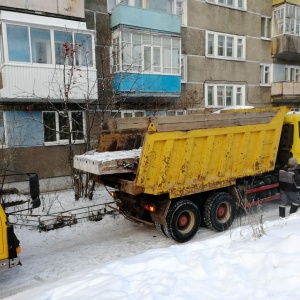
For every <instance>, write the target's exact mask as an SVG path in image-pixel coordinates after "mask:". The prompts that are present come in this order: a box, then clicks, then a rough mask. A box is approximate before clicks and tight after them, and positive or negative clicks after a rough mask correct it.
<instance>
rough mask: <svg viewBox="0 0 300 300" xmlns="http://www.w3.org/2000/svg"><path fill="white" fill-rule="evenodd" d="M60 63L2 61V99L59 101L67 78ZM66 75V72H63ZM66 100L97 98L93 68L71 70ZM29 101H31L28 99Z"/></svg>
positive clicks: (0, 90) (79, 100)
mask: <svg viewBox="0 0 300 300" xmlns="http://www.w3.org/2000/svg"><path fill="white" fill-rule="evenodd" d="M68 72H69V71H68V70H66V71H65V73H64V71H63V66H55V65H50V66H40V65H38V64H35V65H28V64H3V65H2V68H1V73H0V79H1V77H2V80H1V82H0V99H1V101H16V102H17V101H20V100H21V101H26V100H28V101H30V99H35V101H37V100H38V101H40V102H42V100H43V99H45V100H47V101H53V102H60V101H61V100H62V99H63V91H64V85H63V79H64V76H65V78H66V79H67V78H68V77H69V74H68ZM64 74H65V75H64ZM72 78H73V80H72V84H71V88H70V93H69V99H70V100H73V101H74V102H83V101H84V102H85V101H86V99H91V100H94V99H97V84H96V80H97V74H96V69H90V70H88V71H87V70H86V69H85V68H84V67H82V68H81V69H79V68H78V69H76V70H74V74H73V77H72ZM31 101H32V100H31Z"/></svg>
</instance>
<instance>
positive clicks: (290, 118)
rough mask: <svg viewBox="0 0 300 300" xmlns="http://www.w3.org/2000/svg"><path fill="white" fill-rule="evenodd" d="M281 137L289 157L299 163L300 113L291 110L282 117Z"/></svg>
mask: <svg viewBox="0 0 300 300" xmlns="http://www.w3.org/2000/svg"><path fill="white" fill-rule="evenodd" d="M283 126H284V127H283V133H284V134H283V136H284V139H285V144H286V145H285V147H286V148H289V157H291V156H293V157H295V158H296V159H297V160H298V161H300V111H295V110H291V111H290V112H288V113H287V114H286V115H285V117H284V125H283Z"/></svg>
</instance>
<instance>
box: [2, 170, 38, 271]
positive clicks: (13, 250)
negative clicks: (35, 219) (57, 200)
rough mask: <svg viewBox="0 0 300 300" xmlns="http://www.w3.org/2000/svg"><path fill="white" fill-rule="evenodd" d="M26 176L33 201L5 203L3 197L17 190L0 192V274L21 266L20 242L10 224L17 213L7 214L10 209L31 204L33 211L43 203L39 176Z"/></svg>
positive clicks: (31, 174) (32, 174)
mask: <svg viewBox="0 0 300 300" xmlns="http://www.w3.org/2000/svg"><path fill="white" fill-rule="evenodd" d="M26 175H28V177H29V190H30V196H31V200H21V201H16V202H14V201H12V202H5V201H4V199H3V195H4V194H7V193H8V192H9V191H12V190H14V191H16V189H9V190H4V189H1V190H0V195H1V198H2V199H1V201H0V272H2V271H5V270H7V269H9V268H12V267H14V266H17V265H20V264H21V262H20V257H19V254H20V252H21V246H20V241H19V240H18V238H17V237H16V235H15V233H14V227H13V225H12V224H10V223H9V216H10V215H13V214H14V213H15V212H16V211H14V212H10V213H9V212H7V210H8V208H9V207H13V206H16V205H22V204H25V203H30V209H33V208H37V207H39V206H40V203H41V202H40V198H39V180H38V176H37V174H35V173H30V174H26Z"/></svg>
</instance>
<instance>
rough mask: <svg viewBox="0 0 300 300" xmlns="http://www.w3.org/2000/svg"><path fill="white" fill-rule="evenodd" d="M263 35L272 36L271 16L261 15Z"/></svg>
mask: <svg viewBox="0 0 300 300" xmlns="http://www.w3.org/2000/svg"><path fill="white" fill-rule="evenodd" d="M261 37H262V38H265V39H270V38H271V18H269V17H261Z"/></svg>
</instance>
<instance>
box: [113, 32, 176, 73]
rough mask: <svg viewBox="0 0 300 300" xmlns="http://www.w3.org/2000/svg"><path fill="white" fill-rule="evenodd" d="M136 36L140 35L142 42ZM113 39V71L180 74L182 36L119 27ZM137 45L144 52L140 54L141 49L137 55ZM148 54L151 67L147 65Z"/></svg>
mask: <svg viewBox="0 0 300 300" xmlns="http://www.w3.org/2000/svg"><path fill="white" fill-rule="evenodd" d="M134 35H136V36H137V35H140V37H141V38H140V41H139V42H140V43H139V42H137V40H134V39H133V36H134ZM112 40H113V45H112V54H113V57H112V70H113V71H114V73H121V72H129V73H139V74H161V75H177V76H179V75H180V73H181V61H180V60H181V58H180V57H181V39H180V37H174V36H171V35H167V34H152V33H150V32H145V31H138V32H137V31H132V30H118V31H116V32H114V33H113V37H112ZM117 43H119V46H118V44H117ZM134 48H137V49H139V50H140V55H138V54H137V53H138V52H136V53H135V54H134V55H133V51H134ZM146 50H147V51H146ZM118 51H119V52H118ZM116 52H117V53H116ZM146 53H148V54H149V59H150V61H149V64H148V65H149V68H146V61H145V59H146V56H145V54H146ZM155 54H156V55H158V56H159V57H158V60H157V61H158V63H157V64H155V61H156V60H155ZM115 63H118V64H117V65H116V64H115Z"/></svg>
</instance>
